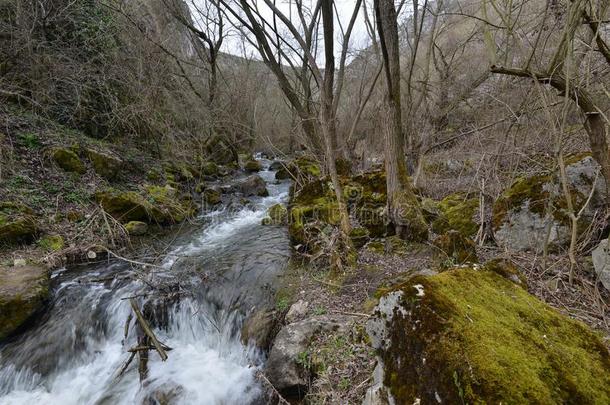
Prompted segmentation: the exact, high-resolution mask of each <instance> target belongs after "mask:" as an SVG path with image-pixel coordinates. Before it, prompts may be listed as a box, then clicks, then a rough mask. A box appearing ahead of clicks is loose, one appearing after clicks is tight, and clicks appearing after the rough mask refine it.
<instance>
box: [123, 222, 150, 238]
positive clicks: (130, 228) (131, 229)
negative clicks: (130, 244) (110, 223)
mask: <svg viewBox="0 0 610 405" xmlns="http://www.w3.org/2000/svg"><path fill="white" fill-rule="evenodd" d="M125 230H126V231H127V233H128V234H129V235H132V236H141V235H146V233H147V232H148V224H147V223H146V222H142V221H129V222H128V223H126V224H125Z"/></svg>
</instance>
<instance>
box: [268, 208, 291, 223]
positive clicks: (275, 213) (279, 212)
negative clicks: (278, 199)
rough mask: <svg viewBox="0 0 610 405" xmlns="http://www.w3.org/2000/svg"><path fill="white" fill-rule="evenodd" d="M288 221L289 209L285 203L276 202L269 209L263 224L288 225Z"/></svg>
mask: <svg viewBox="0 0 610 405" xmlns="http://www.w3.org/2000/svg"><path fill="white" fill-rule="evenodd" d="M287 222H288V209H286V207H285V206H284V205H283V204H274V205H272V206H271V207H269V209H268V210H267V216H266V217H265V218H263V222H262V223H263V225H286V223H287Z"/></svg>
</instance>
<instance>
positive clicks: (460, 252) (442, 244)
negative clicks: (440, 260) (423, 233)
mask: <svg viewBox="0 0 610 405" xmlns="http://www.w3.org/2000/svg"><path fill="white" fill-rule="evenodd" d="M434 245H435V246H436V247H438V248H439V249H440V250H441V252H443V254H445V255H446V256H447V258H448V260H449V261H450V262H451V263H452V264H464V263H476V262H477V261H478V259H477V247H476V245H475V243H474V242H473V241H472V239H470V238H467V237H466V236H464V235H462V234H461V233H460V232H458V231H448V232H446V233H444V234H443V235H441V236H439V237H438V238H436V239H435V240H434Z"/></svg>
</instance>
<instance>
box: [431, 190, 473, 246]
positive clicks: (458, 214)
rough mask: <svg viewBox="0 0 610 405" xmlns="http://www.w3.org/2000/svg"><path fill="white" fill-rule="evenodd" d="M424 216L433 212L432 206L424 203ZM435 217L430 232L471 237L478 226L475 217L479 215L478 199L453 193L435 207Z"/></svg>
mask: <svg viewBox="0 0 610 405" xmlns="http://www.w3.org/2000/svg"><path fill="white" fill-rule="evenodd" d="M425 206H426V211H425V212H424V214H425V215H427V216H430V215H432V212H434V207H433V204H431V202H430V201H427V202H426V205H425ZM436 209H437V210H438V211H437V213H438V214H437V216H436V218H435V219H434V220H433V222H432V230H433V231H434V232H435V233H437V234H444V233H445V232H447V231H458V232H460V233H461V234H462V235H464V236H465V237H469V238H471V237H473V236H474V235H475V234H476V233H477V230H478V229H479V225H478V224H477V222H476V221H475V219H474V218H475V216H477V215H478V214H479V198H478V197H472V196H470V195H468V194H463V193H455V194H451V195H448V196H447V197H445V198H443V199H442V200H441V201H440V202H439V203H438V204H437V205H436Z"/></svg>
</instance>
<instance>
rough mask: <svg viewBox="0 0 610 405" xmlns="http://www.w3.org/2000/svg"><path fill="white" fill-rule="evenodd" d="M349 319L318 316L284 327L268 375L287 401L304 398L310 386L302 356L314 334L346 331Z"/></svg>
mask: <svg viewBox="0 0 610 405" xmlns="http://www.w3.org/2000/svg"><path fill="white" fill-rule="evenodd" d="M350 320H351V318H350V317H346V316H327V315H323V316H316V317H313V318H308V319H305V320H302V321H299V322H295V323H291V324H289V325H286V326H284V327H283V328H282V329H281V330H280V332H279V333H278V334H277V336H276V338H275V340H274V343H273V347H272V348H271V351H270V352H269V358H268V360H267V364H266V365H265V375H266V376H267V378H268V379H269V381H270V382H271V383H272V384H273V386H274V387H275V388H276V389H277V390H278V391H279V392H280V393H282V395H283V396H285V397H287V398H299V397H302V396H303V395H304V394H305V393H306V391H307V387H308V384H309V373H310V370H308V369H306V367H305V365H304V364H301V363H302V357H303V354H304V353H306V352H307V350H308V347H309V343H310V342H311V340H312V338H313V337H314V335H315V334H318V333H328V332H332V331H339V332H341V331H343V330H346V328H347V326H348V324H349V321H350Z"/></svg>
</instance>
